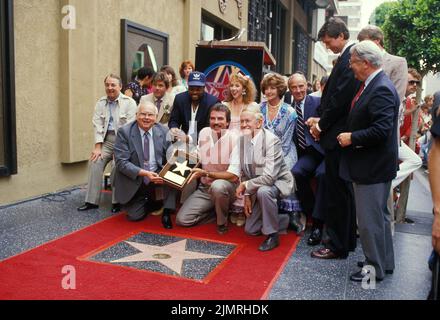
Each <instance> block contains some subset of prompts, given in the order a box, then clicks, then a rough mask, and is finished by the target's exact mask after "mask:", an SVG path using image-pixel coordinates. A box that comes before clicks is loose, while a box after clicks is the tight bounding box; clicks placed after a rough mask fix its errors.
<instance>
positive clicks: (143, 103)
mask: <svg viewBox="0 0 440 320" xmlns="http://www.w3.org/2000/svg"><path fill="white" fill-rule="evenodd" d="M142 107H152V108H153V109H154V110H155V114H156V115H157V114H158V113H159V111H158V110H157V107H156V105H155V104H154V103H153V102H151V101H146V100H141V102H140V103H139V105H138V107H137V110H136V114H138V113H139V111H140V110H141V108H142Z"/></svg>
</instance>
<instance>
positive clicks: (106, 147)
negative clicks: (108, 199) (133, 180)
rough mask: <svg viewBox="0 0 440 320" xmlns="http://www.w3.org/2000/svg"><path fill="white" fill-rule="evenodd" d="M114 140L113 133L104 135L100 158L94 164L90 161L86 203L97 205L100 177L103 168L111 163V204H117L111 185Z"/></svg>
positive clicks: (111, 178)
mask: <svg viewBox="0 0 440 320" xmlns="http://www.w3.org/2000/svg"><path fill="white" fill-rule="evenodd" d="M115 140H116V136H115V134H114V133H109V134H107V135H106V137H105V140H104V143H103V144H102V154H101V158H102V159H98V160H96V161H95V162H92V161H90V163H89V164H90V166H89V179H88V186H87V194H86V202H88V203H92V204H96V205H99V200H100V198H101V189H102V176H103V175H104V170H105V167H106V166H107V164H108V163H109V162H112V173H111V176H110V180H111V182H112V203H117V201H116V200H115V196H114V194H115V192H114V191H115V189H114V184H113V180H114V179H113V177H114V171H115V166H114V161H113V146H114V143H115Z"/></svg>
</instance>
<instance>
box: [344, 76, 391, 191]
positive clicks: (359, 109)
mask: <svg viewBox="0 0 440 320" xmlns="http://www.w3.org/2000/svg"><path fill="white" fill-rule="evenodd" d="M399 105H400V103H399V95H398V94H397V91H396V89H395V87H394V85H393V83H392V82H391V80H390V79H389V78H388V77H387V76H386V75H385V73H384V72H383V71H381V72H380V73H379V74H377V75H376V77H374V79H373V80H372V81H371V82H370V83H369V84H368V86H367V87H366V88H365V90H364V92H363V93H362V94H361V96H360V97H359V99H358V101H357V102H356V103H355V105H354V107H353V109H352V110H351V112H350V114H349V116H348V122H347V131H348V132H352V136H351V140H352V145H351V146H349V147H347V148H344V149H343V152H342V160H341V166H340V175H341V177H342V178H343V179H345V180H348V181H353V182H356V183H359V184H376V183H383V182H388V181H391V180H392V179H394V178H395V177H396V172H397V168H398V162H397V159H398V158H397V155H398V145H397V125H398V121H397V118H398V110H399Z"/></svg>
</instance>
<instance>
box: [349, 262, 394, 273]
mask: <svg viewBox="0 0 440 320" xmlns="http://www.w3.org/2000/svg"><path fill="white" fill-rule="evenodd" d="M364 265H365V261H358V262H357V266H358V267H359V268H363V267H364ZM393 273H394V270H385V274H393Z"/></svg>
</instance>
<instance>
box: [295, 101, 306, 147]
mask: <svg viewBox="0 0 440 320" xmlns="http://www.w3.org/2000/svg"><path fill="white" fill-rule="evenodd" d="M295 110H296V114H297V115H298V118H297V119H296V137H297V139H298V146H299V147H300V148H301V149H303V150H304V149H305V148H306V146H307V144H306V136H305V133H304V129H305V124H304V116H303V113H302V110H301V103H300V102H295Z"/></svg>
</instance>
